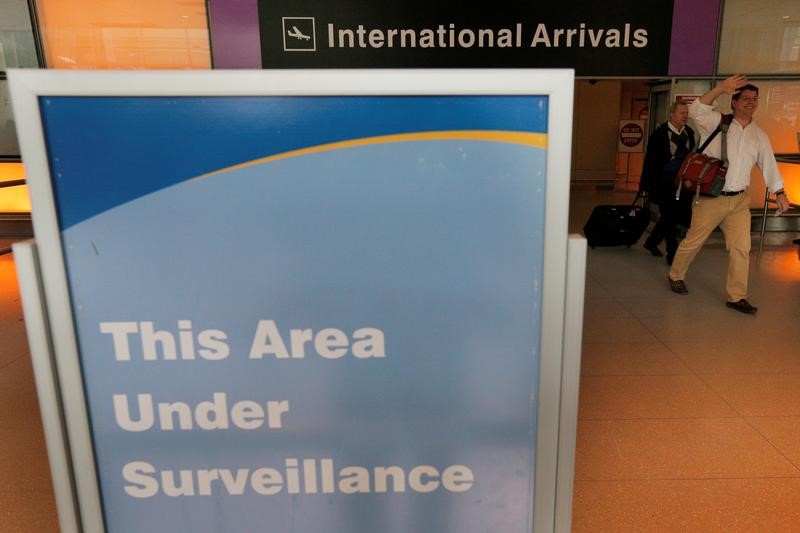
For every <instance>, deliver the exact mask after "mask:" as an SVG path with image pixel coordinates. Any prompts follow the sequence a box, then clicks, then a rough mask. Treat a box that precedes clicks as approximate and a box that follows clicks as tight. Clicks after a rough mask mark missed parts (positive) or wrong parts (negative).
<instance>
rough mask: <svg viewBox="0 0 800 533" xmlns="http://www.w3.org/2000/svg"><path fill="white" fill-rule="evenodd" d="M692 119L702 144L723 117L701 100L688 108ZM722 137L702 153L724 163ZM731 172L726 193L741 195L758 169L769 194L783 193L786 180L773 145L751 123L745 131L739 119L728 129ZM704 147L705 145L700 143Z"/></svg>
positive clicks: (729, 170)
mask: <svg viewBox="0 0 800 533" xmlns="http://www.w3.org/2000/svg"><path fill="white" fill-rule="evenodd" d="M689 116H690V117H691V118H692V119H693V120H694V122H695V124H697V129H698V130H699V132H700V138H701V140H702V141H703V142H705V140H706V139H707V138H708V136H709V135H711V133H712V132H713V131H714V130H715V129H717V125H718V124H719V121H720V119H721V118H722V114H721V113H720V112H719V111H717V110H715V109H714V108H713V107H712V106H710V105H706V104H704V103H702V102H701V101H700V100H699V99H698V100H695V101H693V102H692V103H691V105H689ZM722 135H723V133H718V134H717V136H716V137H714V140H713V141H711V144H709V145H708V146H707V147H706V149H705V150H703V153H704V154H706V155H708V156H711V157H716V158H719V159H722V158H721V157H720V154H721V152H722ZM727 142H728V172H727V173H726V174H725V187H724V188H723V190H724V191H742V190H744V189H746V188H747V187H748V186H750V171H751V170H753V165H757V166H758V168H760V169H761V172H762V173H763V174H764V181H765V182H766V184H767V188H768V189H769V191H770V192H772V193H774V192H775V191H778V190H780V189H783V178H782V177H781V173H780V171H779V170H778V163H777V162H776V161H775V154H774V153H773V152H772V145H771V144H770V142H769V137H767V134H766V133H764V130H762V129H761V128H759V127H758V126H757V125H756V124H755V123H754V122H753V121H752V120H751V121H750V124H748V125H747V126H745V127H744V128H743V127H742V125H741V124H739V122H737V121H736V119H733V120H732V121H731V125H730V126H729V127H728V141H727ZM700 144H702V142H701V143H700Z"/></svg>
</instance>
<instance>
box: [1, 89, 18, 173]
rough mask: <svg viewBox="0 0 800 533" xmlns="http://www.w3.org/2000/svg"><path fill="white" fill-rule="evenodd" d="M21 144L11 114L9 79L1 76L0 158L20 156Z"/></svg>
mask: <svg viewBox="0 0 800 533" xmlns="http://www.w3.org/2000/svg"><path fill="white" fill-rule="evenodd" d="M18 157H19V144H18V143H17V132H16V129H15V128H14V116H13V115H12V114H11V97H10V96H9V94H8V80H6V79H5V77H3V76H0V159H9V158H18Z"/></svg>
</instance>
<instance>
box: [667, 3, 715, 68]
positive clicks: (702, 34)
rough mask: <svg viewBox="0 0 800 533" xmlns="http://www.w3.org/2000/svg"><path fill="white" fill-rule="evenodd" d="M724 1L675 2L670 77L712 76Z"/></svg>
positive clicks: (670, 52)
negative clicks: (718, 23) (722, 2)
mask: <svg viewBox="0 0 800 533" xmlns="http://www.w3.org/2000/svg"><path fill="white" fill-rule="evenodd" d="M719 10H720V0H675V7H674V9H673V12H672V39H671V41H670V51H669V75H670V76H711V75H712V74H713V73H714V66H715V65H714V49H715V47H716V44H717V22H718V21H719V15H720V11H719Z"/></svg>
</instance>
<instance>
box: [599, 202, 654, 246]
mask: <svg viewBox="0 0 800 533" xmlns="http://www.w3.org/2000/svg"><path fill="white" fill-rule="evenodd" d="M638 199H639V197H638V196H637V197H636V200H634V202H633V204H631V205H598V206H597V207H595V208H594V210H593V211H592V214H591V215H590V216H589V220H587V221H586V225H585V226H584V227H583V234H584V235H585V236H586V241H587V243H588V244H589V247H591V248H594V247H595V246H622V245H625V246H631V245H633V244H635V243H636V241H638V240H639V238H640V237H641V236H642V233H644V230H645V229H647V225H648V224H649V223H650V209H649V208H648V207H647V206H646V205H645V206H640V205H637V201H638Z"/></svg>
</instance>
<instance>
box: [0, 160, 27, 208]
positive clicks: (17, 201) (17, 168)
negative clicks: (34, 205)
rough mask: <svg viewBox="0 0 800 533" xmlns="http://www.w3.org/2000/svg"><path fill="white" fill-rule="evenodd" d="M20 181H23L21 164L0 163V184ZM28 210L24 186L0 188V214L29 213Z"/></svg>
mask: <svg viewBox="0 0 800 533" xmlns="http://www.w3.org/2000/svg"><path fill="white" fill-rule="evenodd" d="M20 179H25V168H24V167H23V166H22V163H0V182H3V181H14V180H20ZM30 210H31V200H30V198H29V197H28V187H27V186H26V185H18V186H15V187H2V188H0V213H29V212H30Z"/></svg>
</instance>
